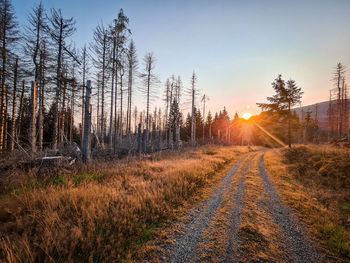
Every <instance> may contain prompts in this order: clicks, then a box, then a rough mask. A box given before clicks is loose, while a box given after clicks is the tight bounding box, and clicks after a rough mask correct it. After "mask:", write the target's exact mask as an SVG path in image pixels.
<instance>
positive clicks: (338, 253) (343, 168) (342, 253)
mask: <svg viewBox="0 0 350 263" xmlns="http://www.w3.org/2000/svg"><path fill="white" fill-rule="evenodd" d="M265 160H266V166H267V169H268V171H269V173H270V174H271V175H272V179H273V180H274V182H275V183H276V184H277V186H278V188H279V190H280V191H281V192H282V194H281V196H282V199H283V200H284V201H285V202H286V203H287V204H288V205H289V206H291V207H292V208H294V209H295V210H296V211H297V213H298V215H299V216H300V217H301V218H302V219H303V221H304V222H305V223H306V224H307V225H309V226H311V228H310V232H311V233H310V234H311V236H313V237H315V238H316V239H318V240H320V241H321V244H322V245H323V247H324V249H325V250H327V251H328V254H331V256H330V257H331V258H332V257H334V259H335V260H339V261H344V262H350V192H349V189H350V176H349V175H350V150H349V149H341V148H335V147H332V146H320V145H317V146H313V145H310V146H297V147H294V148H292V149H291V150H287V149H284V150H278V151H271V152H269V153H267V155H266V157H265Z"/></svg>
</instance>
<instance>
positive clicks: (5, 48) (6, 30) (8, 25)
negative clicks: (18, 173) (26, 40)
mask: <svg viewBox="0 0 350 263" xmlns="http://www.w3.org/2000/svg"><path fill="white" fill-rule="evenodd" d="M17 40H18V31H17V21H16V18H15V13H14V10H13V7H12V4H11V2H10V0H2V1H0V42H1V44H0V45H1V48H0V50H1V51H0V53H1V59H2V61H1V62H2V65H1V76H0V77H1V83H0V121H1V123H0V153H1V152H3V151H4V148H5V144H6V142H5V140H4V139H5V134H7V131H6V129H5V123H6V119H7V108H6V96H7V93H8V91H7V86H6V80H7V77H8V70H7V64H8V63H7V60H8V57H9V55H10V54H11V53H12V52H11V50H12V48H13V47H14V45H15V44H16V42H17Z"/></svg>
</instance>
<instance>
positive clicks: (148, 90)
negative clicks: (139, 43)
mask: <svg viewBox="0 0 350 263" xmlns="http://www.w3.org/2000/svg"><path fill="white" fill-rule="evenodd" d="M143 63H144V72H143V73H142V74H141V75H140V77H141V79H142V82H143V84H144V88H143V90H142V91H143V93H144V94H145V96H146V131H147V133H148V132H149V131H150V120H149V109H150V102H151V96H153V95H154V92H155V89H154V88H155V84H156V83H157V77H156V76H155V75H154V66H155V58H154V55H153V53H146V55H145V56H144V58H143ZM147 137H148V136H147Z"/></svg>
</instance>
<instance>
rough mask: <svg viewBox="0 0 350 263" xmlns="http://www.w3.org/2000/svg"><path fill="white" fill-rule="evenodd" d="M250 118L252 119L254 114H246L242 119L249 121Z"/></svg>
mask: <svg viewBox="0 0 350 263" xmlns="http://www.w3.org/2000/svg"><path fill="white" fill-rule="evenodd" d="M250 117H252V114H250V113H249V112H246V113H244V114H243V115H242V118H243V119H245V120H249V119H250Z"/></svg>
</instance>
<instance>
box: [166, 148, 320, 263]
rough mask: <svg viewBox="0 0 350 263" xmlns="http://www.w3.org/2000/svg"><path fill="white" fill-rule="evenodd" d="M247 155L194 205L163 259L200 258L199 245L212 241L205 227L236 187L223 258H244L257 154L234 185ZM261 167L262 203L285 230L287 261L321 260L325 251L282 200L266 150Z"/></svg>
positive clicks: (284, 241) (283, 239)
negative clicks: (249, 178) (250, 175)
mask: <svg viewBox="0 0 350 263" xmlns="http://www.w3.org/2000/svg"><path fill="white" fill-rule="evenodd" d="M246 158H247V155H246V156H244V157H243V158H242V159H240V160H239V161H238V162H237V164H236V165H235V166H234V167H233V168H232V169H231V170H230V171H229V172H228V174H227V175H226V176H225V177H224V179H223V180H222V184H221V186H220V187H219V188H218V189H216V190H215V191H214V193H213V196H212V197H211V198H210V199H208V200H207V201H205V202H203V204H202V205H200V206H198V207H196V208H194V209H192V210H191V212H190V213H189V214H188V215H187V216H186V217H185V220H184V221H185V223H182V224H180V225H179V226H178V230H179V231H180V232H181V234H176V235H175V236H174V237H173V238H171V241H172V242H171V243H172V245H168V246H166V247H163V248H164V252H165V254H166V255H167V256H166V259H164V260H163V261H164V262H194V261H196V260H197V256H198V255H197V253H196V251H197V249H198V245H199V244H200V243H205V242H206V241H208V240H204V238H203V233H204V231H205V230H207V229H209V227H210V223H211V222H212V221H213V220H215V218H216V215H217V210H218V208H219V207H220V205H221V203H222V201H223V194H224V193H225V192H226V193H231V192H233V189H236V190H235V191H234V194H233V197H232V198H230V201H229V202H230V206H231V205H232V207H233V208H232V211H231V213H230V215H229V216H230V218H229V220H230V221H229V222H230V229H229V231H228V233H227V235H228V238H229V239H228V246H227V248H226V255H225V256H224V258H221V259H219V260H220V261H223V262H241V260H242V255H241V254H240V251H239V249H238V247H239V245H240V242H241V240H240V238H239V235H238V230H239V228H240V225H241V218H242V214H243V209H244V201H245V188H246V184H245V181H246V174H247V171H248V169H249V167H250V164H251V160H252V159H253V158H251V159H250V160H249V162H248V164H247V165H246V167H245V169H244V173H243V178H242V179H241V180H240V181H239V183H238V185H237V188H234V187H233V184H232V179H233V177H234V176H235V174H236V172H237V170H238V168H239V167H240V165H241V163H242V162H243V161H244V160H245V159H246ZM259 171H260V176H261V178H262V180H263V183H264V187H263V189H261V191H262V194H263V195H264V196H266V197H265V198H264V199H263V200H262V202H259V205H260V206H262V207H263V208H264V209H266V212H267V213H268V214H269V215H270V216H271V218H272V220H273V221H274V223H275V224H276V225H277V226H278V227H279V228H280V229H281V230H282V232H283V237H284V238H282V240H280V241H281V243H283V245H284V246H283V247H286V249H287V251H286V254H287V255H286V258H284V260H285V261H286V262H321V261H322V256H321V253H320V252H319V251H318V250H316V249H315V248H314V247H313V245H312V242H311V240H309V239H308V237H307V236H306V235H305V234H304V232H303V227H304V226H303V225H302V223H301V222H300V221H299V220H298V219H297V218H296V216H295V215H294V213H293V211H292V210H291V209H290V208H288V207H287V206H285V205H284V204H283V203H282V201H281V198H280V197H279V195H278V194H277V192H276V190H275V187H274V185H273V183H272V182H271V180H270V179H269V177H268V175H267V172H266V169H265V165H264V154H262V156H261V158H260V162H259ZM197 261H198V260H197Z"/></svg>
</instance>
